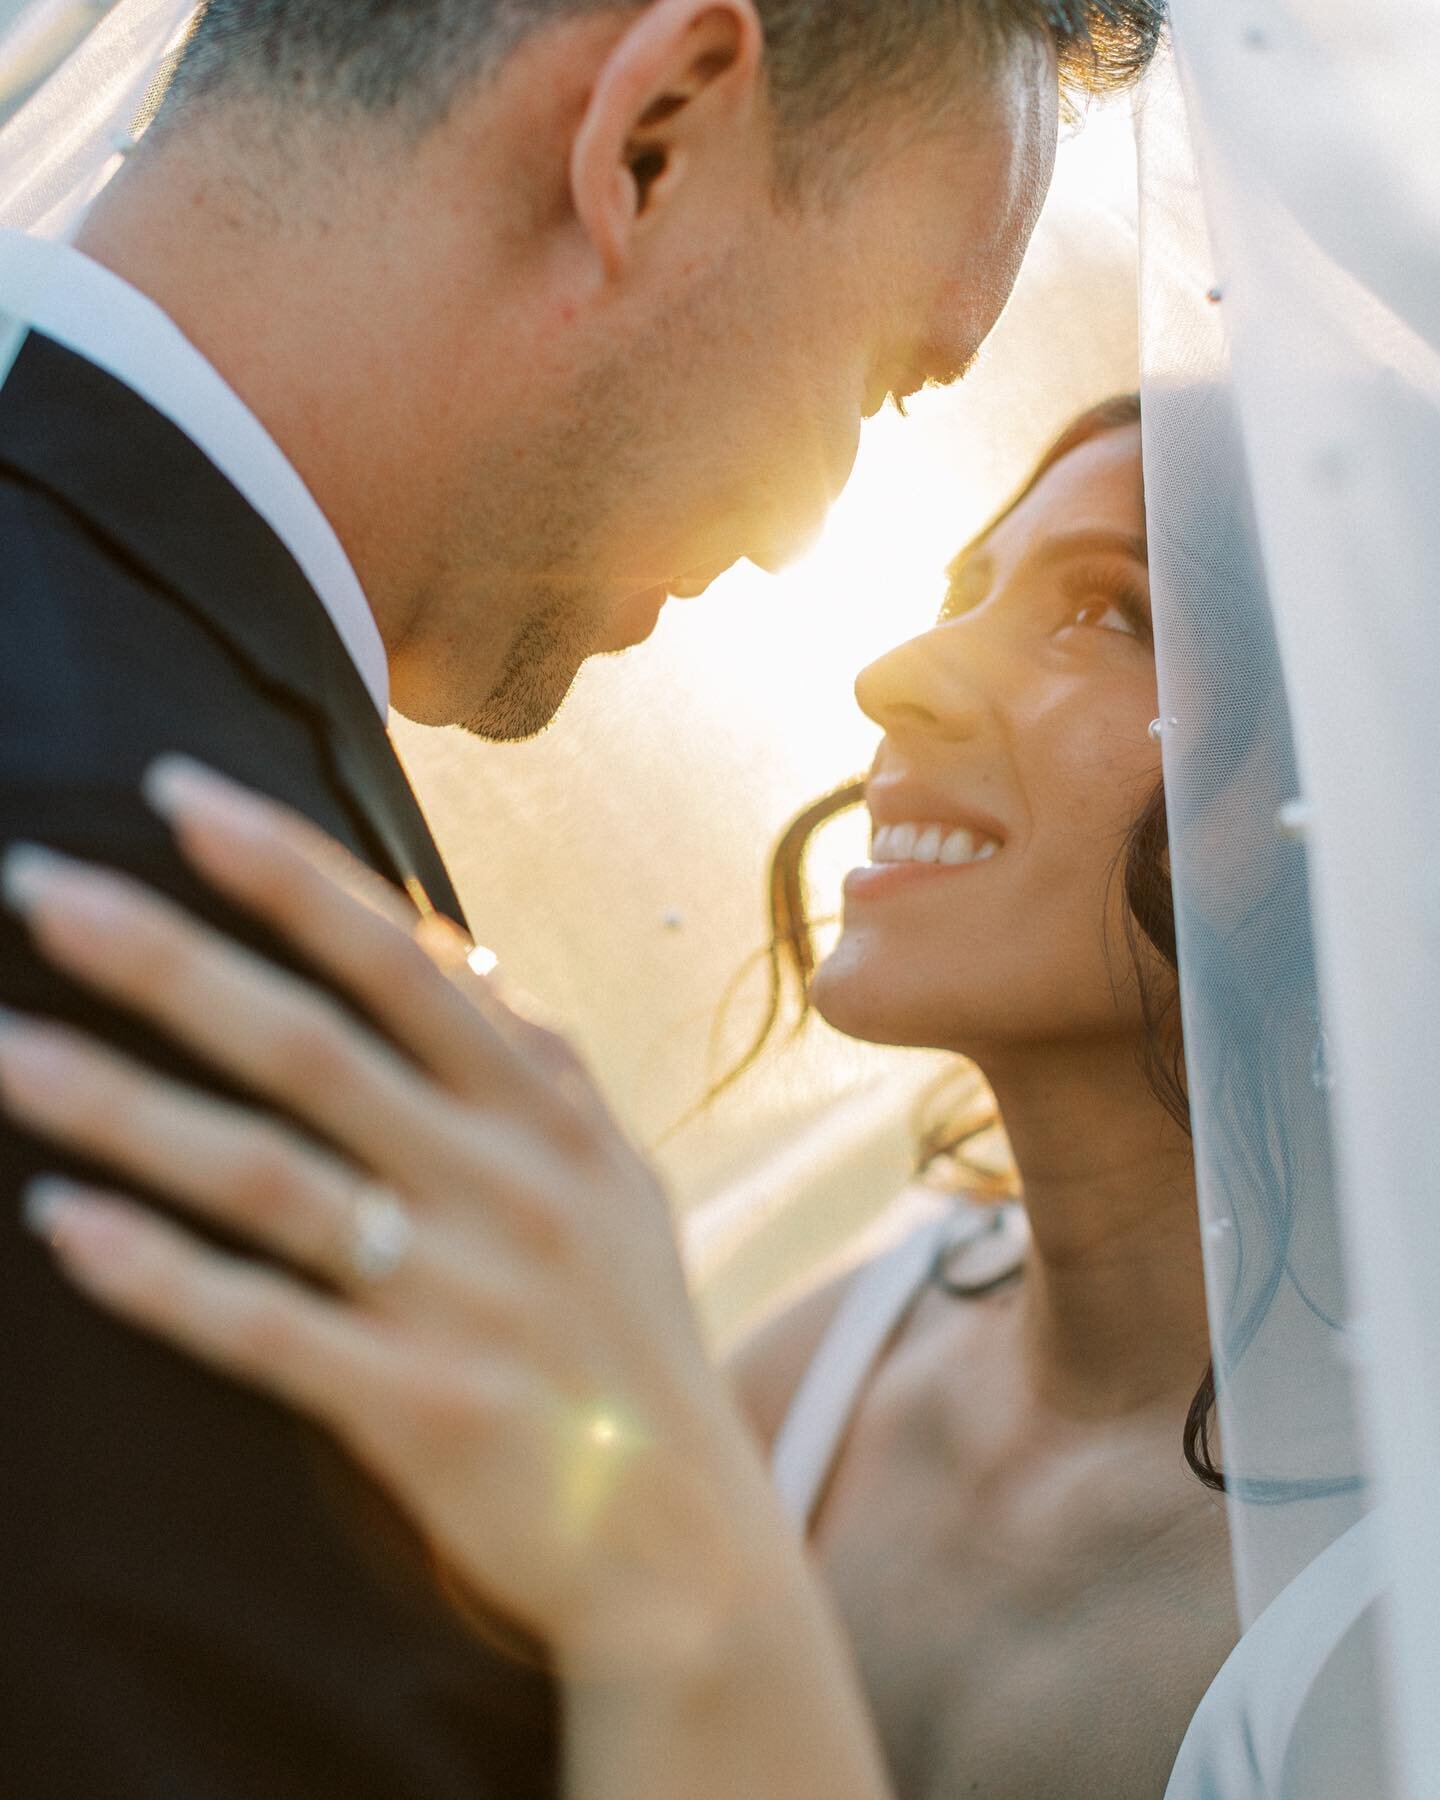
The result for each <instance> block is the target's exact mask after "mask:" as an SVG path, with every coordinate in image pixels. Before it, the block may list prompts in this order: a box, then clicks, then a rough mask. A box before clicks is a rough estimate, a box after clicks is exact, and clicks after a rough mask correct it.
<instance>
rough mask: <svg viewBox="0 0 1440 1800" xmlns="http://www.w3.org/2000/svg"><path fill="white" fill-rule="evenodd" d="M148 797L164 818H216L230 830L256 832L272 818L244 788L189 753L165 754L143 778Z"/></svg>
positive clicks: (245, 832) (266, 825) (142, 785)
mask: <svg viewBox="0 0 1440 1800" xmlns="http://www.w3.org/2000/svg"><path fill="white" fill-rule="evenodd" d="M140 785H141V788H142V790H143V792H144V795H145V798H146V799H147V800H148V801H149V803H150V805H151V806H153V807H154V809H155V811H156V812H158V813H159V814H160V816H161V818H163V819H168V820H170V821H171V822H172V823H173V822H175V821H177V820H180V819H199V820H201V821H202V822H203V821H205V820H209V821H212V822H214V823H216V824H218V825H220V826H222V827H223V828H224V829H225V830H227V831H232V832H237V833H241V834H244V835H247V836H255V835H258V834H259V833H260V832H262V831H264V830H266V829H267V828H268V825H269V820H268V819H267V817H266V814H265V811H264V809H263V807H261V805H260V804H259V803H258V802H257V801H255V800H252V799H251V797H250V795H249V794H247V793H246V792H245V791H244V789H243V788H239V787H237V786H236V785H235V783H234V782H233V781H227V780H226V779H225V777H224V776H223V775H217V774H216V773H215V771H214V770H213V769H207V768H206V767H205V765H204V764H203V763H198V762H196V761H195V760H194V758H193V757H189V756H162V757H160V758H159V760H158V761H157V762H153V763H151V765H150V767H149V768H148V769H147V770H146V771H145V778H144V780H143V781H142V782H141V784H140Z"/></svg>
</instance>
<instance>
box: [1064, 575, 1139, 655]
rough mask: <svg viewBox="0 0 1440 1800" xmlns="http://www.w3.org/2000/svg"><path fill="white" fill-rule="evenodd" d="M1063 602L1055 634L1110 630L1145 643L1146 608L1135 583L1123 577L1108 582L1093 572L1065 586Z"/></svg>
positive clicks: (1076, 578)
mask: <svg viewBox="0 0 1440 1800" xmlns="http://www.w3.org/2000/svg"><path fill="white" fill-rule="evenodd" d="M1064 593H1065V601H1064V604H1063V606H1062V607H1061V608H1060V614H1061V620H1060V626H1059V629H1058V630H1057V631H1056V633H1055V635H1056V636H1057V637H1059V636H1060V635H1061V634H1062V633H1065V632H1069V631H1073V630H1077V629H1078V630H1082V631H1112V632H1116V633H1118V634H1120V635H1121V636H1124V637H1131V638H1136V639H1139V640H1141V641H1146V642H1148V640H1149V637H1150V619H1149V609H1148V607H1147V606H1146V604H1145V597H1144V595H1143V594H1142V593H1141V592H1140V590H1139V589H1138V588H1137V587H1136V586H1135V584H1134V583H1133V582H1131V581H1129V580H1126V579H1124V578H1123V577H1119V576H1117V577H1115V578H1114V579H1110V580H1107V579H1105V578H1103V577H1101V576H1098V575H1096V574H1094V573H1086V574H1084V575H1078V576H1074V577H1072V578H1070V579H1069V580H1067V581H1066V582H1065V583H1064Z"/></svg>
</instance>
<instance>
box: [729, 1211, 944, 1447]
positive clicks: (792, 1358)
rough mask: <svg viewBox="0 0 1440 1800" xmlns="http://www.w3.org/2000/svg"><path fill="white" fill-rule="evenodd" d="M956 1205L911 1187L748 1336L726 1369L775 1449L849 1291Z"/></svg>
mask: <svg viewBox="0 0 1440 1800" xmlns="http://www.w3.org/2000/svg"><path fill="white" fill-rule="evenodd" d="M952 1206H953V1203H951V1202H947V1201H946V1200H945V1199H944V1198H943V1197H941V1196H937V1195H936V1194H935V1193H934V1192H933V1190H925V1189H919V1188H917V1189H915V1190H907V1191H906V1192H905V1193H904V1194H902V1195H901V1196H900V1198H899V1199H898V1200H897V1201H896V1202H895V1203H894V1205H893V1206H892V1207H891V1208H889V1209H887V1211H886V1212H885V1214H883V1215H882V1217H881V1218H880V1219H879V1220H877V1221H876V1224H875V1226H874V1227H873V1228H872V1229H871V1230H869V1231H867V1232H865V1233H864V1235H863V1236H862V1237H861V1238H860V1239H859V1240H857V1241H856V1242H853V1243H852V1244H851V1245H850V1246H849V1247H848V1250H847V1251H846V1252H845V1253H843V1255H842V1256H841V1257H840V1258H839V1259H838V1260H832V1261H830V1262H829V1263H827V1264H826V1265H825V1266H824V1267H822V1268H821V1269H820V1270H818V1271H817V1273H816V1275H815V1278H814V1280H813V1281H812V1282H811V1284H810V1285H809V1286H808V1287H807V1288H806V1289H804V1290H803V1291H802V1292H801V1293H800V1294H799V1296H798V1297H792V1298H791V1299H790V1300H788V1301H786V1302H783V1303H782V1304H781V1305H779V1306H778V1307H777V1308H776V1309H775V1310H774V1311H773V1312H771V1313H770V1314H769V1315H768V1316H767V1317H766V1318H765V1319H764V1320H763V1321H762V1322H761V1323H760V1324H759V1325H757V1326H756V1327H755V1328H754V1329H753V1330H752V1331H751V1332H749V1333H748V1335H747V1336H745V1337H744V1338H742V1339H741V1341H740V1343H739V1345H738V1346H737V1348H736V1349H735V1350H734V1351H733V1352H732V1353H731V1355H730V1356H729V1357H728V1358H727V1359H726V1363H725V1370H726V1374H727V1376H728V1378H729V1381H730V1385H731V1389H732V1391H733V1392H734V1394H735V1397H736V1399H737V1401H738V1402H739V1405H740V1408H741V1410H742V1412H743V1413H744V1414H745V1417H746V1419H747V1420H748V1422H749V1424H750V1426H751V1428H752V1430H753V1431H754V1432H755V1434H756V1436H757V1437H758V1438H759V1440H760V1443H761V1444H762V1446H763V1447H764V1448H765V1449H766V1450H767V1451H768V1450H769V1449H770V1447H771V1446H772V1445H773V1443H774V1441H775V1438H776V1435H777V1434H778V1432H779V1430H780V1427H781V1426H782V1425H783V1424H784V1422H785V1418H786V1416H787V1414H788V1413H789V1411H790V1405H791V1402H792V1401H793V1400H794V1398H795V1394H796V1390H797V1389H798V1388H799V1386H800V1383H801V1381H802V1380H803V1379H804V1376H805V1373H806V1371H807V1370H808V1369H809V1367H810V1365H811V1363H812V1362H813V1361H814V1359H815V1356H816V1354H817V1353H818V1351H819V1349H820V1346H821V1344H822V1343H823V1342H824V1341H825V1335H826V1333H827V1332H828V1331H829V1329H830V1326H831V1325H832V1323H833V1322H834V1319H835V1316H836V1314H837V1312H838V1311H839V1309H840V1306H841V1304H842V1303H843V1301H844V1299H845V1296H846V1294H847V1293H848V1292H849V1291H850V1289H851V1288H852V1287H853V1286H854V1284H855V1283H856V1282H857V1281H859V1280H860V1279H861V1278H862V1277H864V1276H865V1274H866V1272H867V1271H868V1270H870V1269H873V1268H874V1266H875V1265H876V1264H877V1263H880V1262H887V1261H890V1260H892V1259H893V1258H894V1256H895V1255H896V1253H897V1251H898V1250H899V1249H900V1248H901V1246H902V1245H903V1244H905V1243H907V1242H909V1241H911V1240H912V1239H914V1238H916V1237H917V1236H918V1235H920V1234H921V1233H929V1232H932V1231H934V1230H935V1229H936V1228H937V1227H938V1226H939V1224H940V1222H941V1220H942V1218H944V1217H946V1216H949V1214H950V1213H951V1211H952Z"/></svg>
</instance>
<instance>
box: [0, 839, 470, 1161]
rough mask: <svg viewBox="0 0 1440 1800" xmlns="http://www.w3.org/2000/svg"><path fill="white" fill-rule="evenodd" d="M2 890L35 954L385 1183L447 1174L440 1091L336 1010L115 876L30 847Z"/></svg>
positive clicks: (10, 868) (13, 863)
mask: <svg viewBox="0 0 1440 1800" xmlns="http://www.w3.org/2000/svg"><path fill="white" fill-rule="evenodd" d="M4 881H5V893H6V896H7V898H8V899H9V900H10V902H11V904H12V905H14V906H15V907H16V908H17V910H19V911H20V912H21V913H22V914H23V915H24V917H25V918H26V920H27V922H28V923H29V925H30V928H31V932H32V935H33V937H34V939H35V942H36V944H37V946H38V947H39V948H40V949H41V950H42V951H43V952H44V953H45V954H46V956H48V957H49V959H50V960H51V961H52V962H55V963H56V964H58V965H59V966H60V967H62V968H64V969H65V970H66V971H67V972H68V973H70V974H71V975H74V976H76V977H77V978H78V979H80V980H81V981H83V982H85V983H86V984H87V985H88V986H90V987H92V988H96V989H98V990H99V991H100V992H101V993H103V994H106V995H109V996H110V997H112V998H113V999H116V1000H118V1001H120V1002H121V1003H122V1004H123V1005H125V1006H127V1007H129V1008H130V1009H131V1010H133V1011H134V1012H136V1013H138V1014H139V1015H140V1016H142V1017H143V1018H146V1019H149V1020H151V1021H153V1022H154V1023H155V1024H157V1025H159V1026H160V1027H161V1028H162V1029H163V1030H164V1031H165V1032H166V1034H167V1035H169V1036H171V1037H174V1038H176V1039H177V1040H178V1041H179V1042H180V1043H182V1044H185V1045H187V1046H188V1047H189V1048H190V1049H192V1050H194V1051H196V1052H197V1053H198V1054H199V1055H200V1056H202V1057H204V1058H205V1059H206V1060H207V1061H208V1062H209V1063H211V1064H212V1065H213V1066H214V1067H215V1068H217V1069H219V1070H222V1071H224V1072H225V1073H226V1074H228V1075H230V1076H232V1077H234V1078H236V1079H237V1080H238V1081H239V1082H241V1083H242V1084H244V1085H245V1086H246V1087H248V1088H250V1089H252V1090H253V1091H254V1092H256V1093H257V1094H261V1095H264V1096H266V1097H268V1098H270V1099H272V1100H274V1101H276V1102H278V1103H279V1104H280V1105H282V1106H283V1107H284V1108H285V1109H286V1110H287V1111H290V1112H292V1113H294V1114H295V1115H296V1116H297V1117H298V1118H300V1119H302V1120H304V1121H305V1122H306V1123H307V1124H309V1125H311V1126H313V1127H315V1128H316V1129H317V1130H318V1131H319V1132H320V1133H321V1135H323V1136H325V1137H327V1138H329V1139H331V1140H332V1141H334V1142H335V1143H336V1144H337V1145H339V1146H340V1147H342V1148H343V1149H345V1150H347V1151H348V1152H350V1153H351V1154H353V1155H354V1156H355V1159H356V1160H357V1161H358V1162H360V1163H361V1164H363V1165H364V1166H365V1167H367V1168H371V1169H374V1170H375V1171H376V1172H377V1173H381V1174H384V1175H385V1176H386V1177H387V1178H388V1179H390V1180H398V1179H406V1178H412V1177H413V1178H416V1179H419V1180H420V1181H422V1182H423V1181H424V1179H425V1178H426V1177H427V1176H431V1175H434V1174H436V1173H437V1172H438V1171H439V1170H440V1169H448V1166H449V1165H448V1163H446V1162H444V1161H443V1159H442V1160H441V1161H440V1162H437V1160H436V1159H437V1156H439V1155H440V1149H441V1140H442V1139H443V1136H444V1132H445V1128H446V1126H447V1124H448V1122H449V1121H448V1116H447V1115H448V1108H447V1105H446V1102H445V1101H444V1099H443V1096H442V1095H441V1093H440V1091H439V1090H438V1089H437V1088H435V1087H434V1086H432V1085H431V1084H430V1083H429V1082H428V1081H426V1080H425V1079H424V1078H423V1077H422V1076H421V1075H420V1074H419V1072H417V1071H416V1070H415V1069H414V1067H413V1066H412V1065H410V1064H408V1063H406V1062H405V1061H404V1060H403V1059H402V1058H401V1057H400V1055H399V1054H398V1053H397V1052H396V1051H395V1050H393V1049H392V1048H391V1047H390V1046H388V1045H386V1044H384V1043H382V1042H381V1040H380V1039H379V1038H377V1037H376V1036H375V1035H374V1034H373V1033H372V1032H370V1031H368V1030H366V1029H365V1028H364V1027H363V1026H361V1025H360V1024H359V1023H357V1022H356V1021H355V1020H354V1019H353V1018H352V1017H350V1015H348V1014H347V1013H346V1012H344V1011H343V1010H342V1008H341V1007H340V1005H339V1004H338V1003H337V1002H336V1001H335V1000H333V999H331V998H330V997H329V996H328V995H326V994H322V993H321V992H320V991H319V990H318V989H315V988H312V987H310V986H309V985H308V984H307V983H305V982H303V981H300V980H299V979H297V978H296V977H295V976H293V975H290V974H288V973H286V972H284V971H282V970H280V969H277V968H276V967H274V966H273V965H272V964H270V963H267V962H265V961H264V960H263V959H262V958H260V957H258V956H256V955H254V954H253V953H252V952H251V951H249V950H246V949H243V948H241V947H240V946H238V945H236V944H233V943H231V942H230V941H229V940H228V939H227V938H224V937H222V936H221V935H220V934H219V933H218V932H216V931H213V930H212V929H211V928H210V927H209V926H207V925H202V924H200V923H198V922H197V921H195V920H194V919H192V918H190V916H189V915H188V914H186V913H185V912H183V911H181V909H180V908H179V907H177V906H175V905H173V904H172V903H171V902H170V901H168V900H165V899H162V898H161V897H160V896H159V895H157V894H155V893H153V892H151V891H150V890H149V889H148V888H143V887H141V886H140V885H139V884H138V883H136V882H134V881H131V880H130V879H128V878H127V877H125V876H121V875H116V874H114V873H112V872H111V871H109V870H102V869H97V868H94V867H93V866H91V865H89V864H84V863H78V862H74V861H72V860H71V859H70V858H68V857H62V856H57V855H55V854H54V853H53V852H51V851H42V850H38V849H35V848H33V847H31V846H19V847H16V848H14V849H12V850H11V851H10V853H9V855H8V856H7V857H6V859H5V874H4Z"/></svg>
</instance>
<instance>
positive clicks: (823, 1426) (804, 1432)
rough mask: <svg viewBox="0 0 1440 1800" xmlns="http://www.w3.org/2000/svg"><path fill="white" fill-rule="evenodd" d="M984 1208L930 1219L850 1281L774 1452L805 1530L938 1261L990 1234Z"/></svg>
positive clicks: (781, 1485) (775, 1467)
mask: <svg viewBox="0 0 1440 1800" xmlns="http://www.w3.org/2000/svg"><path fill="white" fill-rule="evenodd" d="M990 1219H991V1214H990V1212H989V1210H988V1209H987V1208H985V1207H979V1206H977V1207H974V1208H973V1209H967V1210H966V1211H965V1212H964V1213H962V1214H960V1215H959V1216H958V1218H957V1215H955V1214H953V1213H946V1214H945V1215H944V1216H943V1217H941V1218H939V1219H934V1220H930V1221H928V1222H927V1223H926V1224H925V1225H923V1226H922V1227H921V1228H920V1230H919V1231H917V1232H914V1233H913V1234H912V1235H911V1236H909V1237H907V1238H904V1239H902V1240H901V1242H900V1243H898V1244H897V1245H896V1246H895V1247H894V1248H893V1249H892V1250H889V1251H887V1252H886V1253H885V1254H884V1255H883V1256H879V1257H877V1258H876V1259H875V1261H874V1262H871V1263H867V1264H866V1265H865V1267H864V1268H862V1269H861V1270H860V1272H859V1274H858V1275H857V1276H856V1277H855V1280H854V1281H853V1282H852V1283H851V1284H850V1287H849V1289H848V1290H847V1292H846V1294H845V1297H844V1299H843V1300H842V1301H841V1302H840V1305H839V1307H838V1308H837V1310H836V1312H835V1316H834V1318H833V1319H832V1320H831V1321H830V1325H829V1328H828V1330H827V1331H826V1333H825V1336H824V1337H823V1338H822V1339H821V1342H820V1348H819V1350H818V1351H816V1353H815V1356H814V1359H813V1360H812V1361H811V1363H810V1366H809V1368H808V1369H807V1370H806V1371H805V1375H804V1379H803V1380H802V1381H801V1383H800V1386H799V1387H798V1388H797V1389H796V1392H795V1398H794V1399H793V1400H792V1401H791V1403H790V1410H789V1412H788V1413H787V1414H786V1415H785V1422H784V1424H783V1425H782V1426H781V1427H780V1430H779V1433H778V1435H777V1436H776V1438H775V1443H774V1446H773V1449H772V1451H771V1459H770V1468H771V1475H772V1477H773V1480H774V1483H775V1487H776V1489H777V1490H778V1492H779V1495H780V1501H781V1504H782V1505H783V1506H784V1508H785V1511H786V1512H787V1513H788V1515H789V1516H790V1518H791V1519H792V1520H793V1521H794V1523H795V1525H796V1526H797V1527H798V1529H799V1530H800V1531H801V1532H802V1533H803V1532H804V1531H806V1530H807V1528H808V1527H809V1524H810V1519H811V1515H812V1514H813V1513H814V1511H815V1508H816V1506H817V1505H818V1503H819V1500H820V1495H821V1492H822V1490H823V1489H824V1486H825V1482H826V1479H827V1478H828V1476H829V1474H830V1470H831V1468H832V1466H833V1465H834V1462H835V1457H836V1455H837V1454H838V1452H839V1449H840V1445H841V1442H842V1440H843V1439H844V1436H845V1432H846V1430H847V1428H848V1427H849V1424H850V1421H851V1419H852V1418H853V1417H854V1415H855V1410H856V1408H857V1406H858V1405H859V1403H860V1396H861V1394H862V1393H863V1391H864V1388H865V1383H866V1381H867V1379H868V1377H869V1375H870V1373H871V1371H872V1370H873V1369H874V1367H875V1364H876V1362H877V1361H878V1360H879V1358H880V1356H881V1354H882V1352H883V1351H884V1349H885V1346H886V1344H887V1343H888V1342H889V1341H890V1338H891V1337H892V1336H893V1335H894V1332H895V1329H896V1327H897V1326H898V1325H899V1324H900V1321H901V1320H902V1319H903V1318H904V1316H905V1314H906V1313H907V1312H908V1311H909V1310H910V1307H911V1306H912V1305H913V1303H914V1302H915V1300H916V1299H917V1298H918V1297H919V1295H920V1293H921V1292H922V1291H923V1289H924V1287H925V1284H926V1282H927V1281H928V1280H929V1277H930V1271H931V1270H932V1269H933V1268H934V1266H935V1260H936V1258H937V1257H938V1256H939V1255H940V1254H941V1252H942V1250H944V1249H946V1248H947V1247H951V1248H957V1249H958V1248H959V1247H960V1245H961V1244H963V1243H965V1242H967V1241H968V1239H969V1238H970V1237H972V1236H979V1235H980V1234H981V1233H982V1232H984V1231H985V1230H987V1229H988V1227H989V1224H990Z"/></svg>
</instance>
